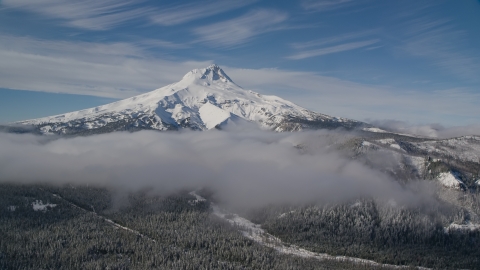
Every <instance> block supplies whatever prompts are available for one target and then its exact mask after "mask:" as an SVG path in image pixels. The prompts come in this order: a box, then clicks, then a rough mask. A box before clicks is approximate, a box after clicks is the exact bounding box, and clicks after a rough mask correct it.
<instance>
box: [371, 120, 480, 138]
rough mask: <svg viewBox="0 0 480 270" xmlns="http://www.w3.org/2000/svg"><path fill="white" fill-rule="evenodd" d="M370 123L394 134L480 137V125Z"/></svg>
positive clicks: (400, 122)
mask: <svg viewBox="0 0 480 270" xmlns="http://www.w3.org/2000/svg"><path fill="white" fill-rule="evenodd" d="M368 122H369V123H370V124H372V125H374V126H378V127H380V128H382V129H385V130H388V131H392V132H399V133H407V134H413V135H419V136H427V137H433V138H440V139H446V138H453V137H460V136H467V135H480V124H472V125H466V126H454V127H445V126H442V125H441V124H435V123H434V124H426V125H413V124H409V123H407V122H403V121H398V120H373V121H368Z"/></svg>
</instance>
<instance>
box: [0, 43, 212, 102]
mask: <svg viewBox="0 0 480 270" xmlns="http://www.w3.org/2000/svg"><path fill="white" fill-rule="evenodd" d="M158 43H161V44H160V45H168V46H170V45H172V44H170V43H167V44H164V41H157V40H145V41H142V40H140V41H137V42H136V43H126V42H111V43H95V42H67V41H56V40H43V39H34V38H28V37H16V36H6V35H0V59H2V61H0V88H8V89H17V90H31V91H40V92H53V93H66V94H80V95H91V96H100V97H110V98H127V97H131V96H133V95H137V94H140V93H142V92H145V91H150V90H153V89H155V88H158V87H162V86H164V85H167V84H170V83H173V82H176V81H178V80H180V79H181V76H182V74H185V73H187V72H188V71H190V70H192V69H194V68H198V67H203V66H207V65H208V64H210V63H211V62H209V61H205V62H194V61H192V62H181V61H169V60H164V59H160V58H156V57H152V56H151V55H149V54H148V52H146V51H145V50H146V49H148V48H146V47H148V46H152V44H154V45H155V46H159V44H158Z"/></svg>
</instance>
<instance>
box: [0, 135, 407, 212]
mask: <svg viewBox="0 0 480 270" xmlns="http://www.w3.org/2000/svg"><path fill="white" fill-rule="evenodd" d="M322 134H323V135H325V133H321V132H316V133H282V134H280V133H273V132H260V131H255V130H248V132H242V131H241V130H235V131H232V132H225V131H222V132H221V131H210V132H192V131H190V132H182V133H168V132H167V133H161V132H154V131H142V132H136V133H114V134H105V135H97V136H90V137H77V138H72V139H58V140H54V141H50V142H48V143H45V142H43V139H44V137H34V136H31V135H13V134H3V133H0V147H1V149H2V151H1V152H0V182H16V183H37V182H49V183H56V184H65V183H73V184H95V185H100V186H107V187H116V188H125V189H129V190H133V191H135V190H140V189H144V188H150V189H151V190H152V191H156V192H161V193H169V192H175V191H178V190H181V189H185V188H186V189H191V190H194V189H197V188H201V187H205V186H208V187H211V188H214V189H215V190H216V191H217V195H218V198H219V199H220V200H221V201H223V202H226V203H230V204H233V205H235V206H261V205H264V204H269V203H301V202H310V201H316V200H322V201H337V202H338V201H342V200H350V199H355V198H358V197H362V196H374V197H379V198H384V199H391V198H393V199H394V200H395V201H397V202H402V201H404V202H411V201H414V199H415V197H416V196H415V195H414V194H412V193H411V192H409V191H408V190H405V189H403V188H401V187H400V185H399V184H398V183H396V182H395V181H393V180H392V179H390V178H389V177H387V176H386V175H384V174H382V173H380V172H377V171H374V170H372V169H370V168H368V167H366V166H363V165H362V164H360V163H358V162H356V161H352V160H351V159H348V158H344V157H342V156H341V155H340V154H339V153H335V152H333V151H332V150H331V148H329V147H327V146H328V139H322ZM340 137H342V135H341V134H336V137H335V138H340ZM299 143H302V144H306V145H308V146H309V148H308V149H309V152H308V154H302V153H301V151H298V149H296V148H295V147H294V146H295V145H297V144H299ZM279 157H281V158H279Z"/></svg>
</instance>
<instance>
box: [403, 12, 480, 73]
mask: <svg viewBox="0 0 480 270" xmlns="http://www.w3.org/2000/svg"><path fill="white" fill-rule="evenodd" d="M402 26H403V27H404V29H405V30H404V35H405V40H404V42H403V43H402V46H401V48H402V49H403V50H404V51H405V52H407V53H409V54H411V55H413V56H416V57H422V58H425V59H428V60H430V61H431V62H432V63H433V64H434V65H436V66H437V67H439V68H441V69H443V70H445V71H447V72H449V73H451V74H454V75H456V76H457V77H460V78H463V79H468V80H475V81H478V79H479V78H480V54H479V53H478V51H472V50H470V49H468V48H469V46H468V45H466V44H467V43H468V42H469V38H468V36H469V33H468V32H466V31H465V30H460V29H457V28H456V26H455V24H454V22H453V21H451V20H448V19H445V18H442V19H434V18H431V17H427V16H424V17H415V18H413V19H411V20H409V21H407V22H406V23H404V24H403V25H402Z"/></svg>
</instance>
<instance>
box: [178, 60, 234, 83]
mask: <svg viewBox="0 0 480 270" xmlns="http://www.w3.org/2000/svg"><path fill="white" fill-rule="evenodd" d="M183 80H185V81H187V82H192V81H198V80H201V81H204V82H208V83H215V82H223V83H233V81H232V79H230V77H228V76H227V74H225V72H224V71H223V70H222V69H221V68H220V67H219V66H218V65H216V64H213V65H210V66H208V67H206V68H202V69H194V70H192V71H190V72H188V73H187V74H185V76H183V79H182V81H183Z"/></svg>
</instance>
